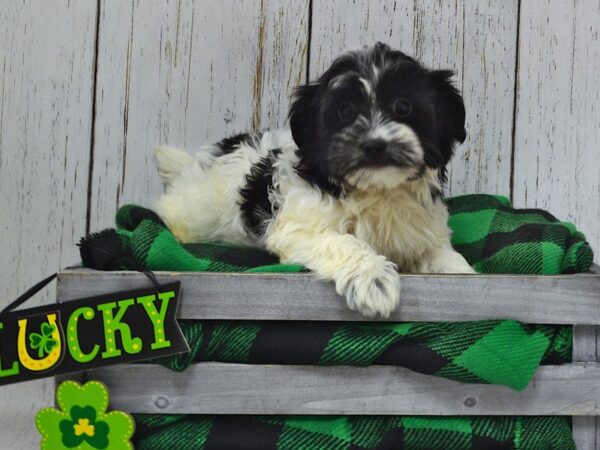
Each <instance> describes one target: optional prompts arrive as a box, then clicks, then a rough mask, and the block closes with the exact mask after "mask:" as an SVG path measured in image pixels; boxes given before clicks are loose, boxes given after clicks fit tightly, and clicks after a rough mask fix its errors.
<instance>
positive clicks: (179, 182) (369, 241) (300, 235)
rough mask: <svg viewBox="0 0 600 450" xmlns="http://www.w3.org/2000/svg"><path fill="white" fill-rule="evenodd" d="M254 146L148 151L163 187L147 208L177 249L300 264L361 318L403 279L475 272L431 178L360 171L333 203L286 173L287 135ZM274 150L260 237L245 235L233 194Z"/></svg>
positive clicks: (289, 168) (395, 295)
mask: <svg viewBox="0 0 600 450" xmlns="http://www.w3.org/2000/svg"><path fill="white" fill-rule="evenodd" d="M255 144H256V145H249V144H241V145H240V147H239V148H238V149H237V150H235V151H234V152H232V153H229V154H226V155H222V156H218V157H217V156H215V154H216V150H217V149H216V147H211V146H208V147H206V148H204V149H202V150H201V151H200V152H199V153H198V155H197V156H196V159H195V160H193V159H192V158H191V157H190V156H189V155H188V154H186V153H185V152H182V151H181V150H176V149H171V148H168V147H160V148H158V149H156V150H155V156H156V160H157V163H158V167H159V173H160V175H161V177H162V179H163V182H164V184H165V187H166V193H165V195H164V196H163V197H162V198H161V199H160V200H159V202H158V204H157V205H156V211H157V213H158V214H159V216H160V217H161V218H162V219H163V220H164V221H165V223H166V224H167V226H168V227H169V228H170V229H171V230H172V231H173V233H174V234H175V236H176V237H177V239H178V240H179V241H181V242H184V243H190V242H202V241H226V242H231V243H234V244H240V245H246V246H255V247H260V248H265V249H267V250H268V251H270V252H272V253H274V254H276V255H278V256H279V257H280V258H281V260H282V262H284V263H296V264H303V265H305V266H306V267H308V268H309V269H311V270H313V271H314V272H315V273H316V274H317V276H319V277H320V278H322V279H325V280H333V281H334V282H335V286H336V290H337V292H338V293H339V294H341V295H344V296H345V297H346V299H347V302H348V305H349V306H350V308H352V309H354V310H358V311H360V312H361V313H362V314H364V315H366V316H374V315H380V316H382V317H388V316H389V314H390V313H391V312H392V311H393V310H394V308H395V307H396V306H397V305H398V302H399V300H400V282H399V277H398V274H397V271H396V270H397V269H400V270H401V271H403V272H413V273H421V272H425V273H426V272H430V273H474V271H473V269H472V268H471V266H470V265H469V264H468V263H467V262H466V260H465V259H464V258H463V257H462V256H461V255H460V254H459V253H457V252H456V251H454V250H453V249H452V246H451V245H450V230H449V228H448V226H447V220H448V212H447V209H446V206H445V205H444V204H443V202H442V201H441V199H439V198H437V197H435V196H432V195H431V187H432V186H435V187H437V188H440V186H439V180H438V175H437V172H435V171H434V170H432V169H427V170H426V172H425V174H424V175H423V176H422V177H419V178H418V179H415V180H414V181H409V178H410V174H407V173H405V171H406V169H401V168H393V167H386V168H381V169H361V171H360V173H357V174H355V175H354V178H353V177H350V179H351V180H352V179H354V183H353V184H355V187H354V189H351V190H349V192H348V193H347V194H346V195H344V196H342V197H341V198H334V197H333V196H331V195H328V194H326V193H323V192H321V191H319V190H318V189H316V188H315V187H313V186H311V185H310V184H309V183H308V182H306V181H305V180H304V179H303V178H301V177H300V176H299V175H298V174H297V173H296V171H295V170H294V166H295V164H296V163H297V162H298V157H297V155H296V149H297V147H296V144H295V143H294V141H293V140H292V137H291V135H290V133H289V132H287V131H278V132H267V133H265V134H264V135H263V136H262V138H261V139H260V142H256V143H255ZM274 148H279V149H281V153H280V154H279V155H278V156H277V157H276V159H275V162H274V165H273V189H272V191H271V192H270V193H269V199H270V201H271V203H272V205H273V213H274V214H273V217H272V218H270V217H266V218H265V226H266V232H265V233H264V235H263V236H262V237H258V236H256V235H254V234H252V233H249V232H248V231H247V229H246V228H245V226H244V223H243V220H242V216H241V211H240V207H239V205H240V201H241V198H240V189H241V188H242V187H243V186H244V184H245V182H246V175H247V174H248V173H249V172H250V168H251V167H252V165H253V164H255V163H257V162H258V161H259V160H260V159H261V157H264V156H266V155H268V153H269V152H270V151H271V150H272V149H274Z"/></svg>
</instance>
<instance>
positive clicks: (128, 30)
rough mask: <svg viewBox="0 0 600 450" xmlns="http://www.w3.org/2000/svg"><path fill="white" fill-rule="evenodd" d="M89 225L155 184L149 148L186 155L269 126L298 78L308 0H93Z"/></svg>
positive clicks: (156, 188)
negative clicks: (96, 17) (95, 41)
mask: <svg viewBox="0 0 600 450" xmlns="http://www.w3.org/2000/svg"><path fill="white" fill-rule="evenodd" d="M100 5H101V16H100V40H99V45H98V76H97V80H98V81H97V83H98V85H97V92H98V95H97V97H96V98H97V103H96V124H95V136H94V143H95V145H94V147H95V149H94V172H93V178H92V198H91V214H90V217H91V224H92V230H97V229H100V228H103V227H107V226H112V225H113V223H112V220H113V217H114V214H115V211H116V209H117V208H118V207H119V206H121V205H123V204H124V203H126V202H130V203H132V202H136V203H142V204H144V205H147V206H151V205H152V202H153V201H155V200H156V199H157V198H158V196H159V194H160V193H161V192H162V186H161V183H160V179H159V177H158V173H157V171H156V167H155V164H154V160H153V156H152V147H155V146H158V145H161V144H168V145H171V146H173V147H180V148H185V149H186V150H188V151H190V152H191V153H193V152H195V151H197V150H198V148H199V147H200V146H201V145H203V144H206V143H211V142H216V141H219V140H221V139H222V138H223V137H225V136H227V135H231V134H233V133H239V132H242V131H248V130H250V129H253V128H263V127H265V128H276V127H278V126H281V125H283V122H284V121H285V119H286V117H287V109H288V108H287V105H288V97H289V95H290V94H291V91H292V89H293V87H294V86H295V85H296V84H298V83H299V82H302V81H304V78H305V69H306V57H307V47H308V2H298V1H294V0H284V1H277V2H274V1H270V2H268V1H263V0H236V1H231V0H228V1H225V2H215V1H212V2H211V1H195V0H177V1H173V0H168V1H166V0H147V1H143V2H139V1H133V0H132V1H108V0H101V2H100Z"/></svg>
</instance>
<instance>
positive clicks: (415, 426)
mask: <svg viewBox="0 0 600 450" xmlns="http://www.w3.org/2000/svg"><path fill="white" fill-rule="evenodd" d="M402 425H403V426H404V443H405V448H408V449H411V450H448V449H453V450H462V449H464V450H470V449H471V421H470V420H469V419H468V418H461V417H456V418H455V417H443V418H439V417H405V418H403V419H402Z"/></svg>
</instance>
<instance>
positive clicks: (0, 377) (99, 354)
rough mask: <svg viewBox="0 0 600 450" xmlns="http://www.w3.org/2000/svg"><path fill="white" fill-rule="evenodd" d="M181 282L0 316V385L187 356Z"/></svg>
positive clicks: (187, 348)
mask: <svg viewBox="0 0 600 450" xmlns="http://www.w3.org/2000/svg"><path fill="white" fill-rule="evenodd" d="M179 290H180V283H179V282H175V283H170V284H165V285H161V286H156V287H154V286H153V287H150V288H147V289H137V290H132V291H121V292H113V293H109V294H104V295H100V296H96V297H90V298H83V299H79V300H73V301H68V302H64V303H56V304H52V305H46V306H40V307H36V308H30V309H24V310H19V311H14V312H8V313H5V314H3V315H2V316H0V385H2V384H9V383H17V382H20V381H26V380H31V379H35V378H44V377H50V376H55V375H58V374H63V373H70V372H78V371H81V370H89V369H94V368H97V367H102V366H107V365H112V364H118V363H124V362H133V361H142V360H145V359H151V358H156V357H161V356H168V355H174V354H177V353H183V352H187V351H189V347H188V345H187V342H186V341H185V338H184V337H183V334H182V333H181V329H180V328H179V325H178V324H177V321H176V320H175V317H176V311H177V303H178V300H179Z"/></svg>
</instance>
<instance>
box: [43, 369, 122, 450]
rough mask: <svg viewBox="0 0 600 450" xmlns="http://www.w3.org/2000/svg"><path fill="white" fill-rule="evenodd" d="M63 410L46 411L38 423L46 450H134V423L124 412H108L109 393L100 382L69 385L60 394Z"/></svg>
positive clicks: (60, 388) (60, 390) (62, 388)
mask: <svg viewBox="0 0 600 450" xmlns="http://www.w3.org/2000/svg"><path fill="white" fill-rule="evenodd" d="M56 400H57V403H58V406H59V407H60V410H58V409H55V408H44V409H42V410H41V411H40V412H38V414H37V416H36V419H35V422H36V426H37V429H38V430H39V432H40V433H41V434H42V445H41V449H42V450H67V449H69V450H71V449H77V450H92V449H97V450H133V445H132V444H131V441H130V439H131V436H132V435H133V430H134V422H133V419H132V418H131V417H130V416H129V415H128V414H125V413H124V412H122V411H111V412H109V413H107V412H106V409H107V408H108V390H107V388H106V386H104V385H103V384H102V383H100V382H98V381H88V382H87V383H85V384H84V385H81V384H79V383H76V382H74V381H65V382H64V383H62V384H61V385H60V386H59V387H58V389H57V391H56Z"/></svg>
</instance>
